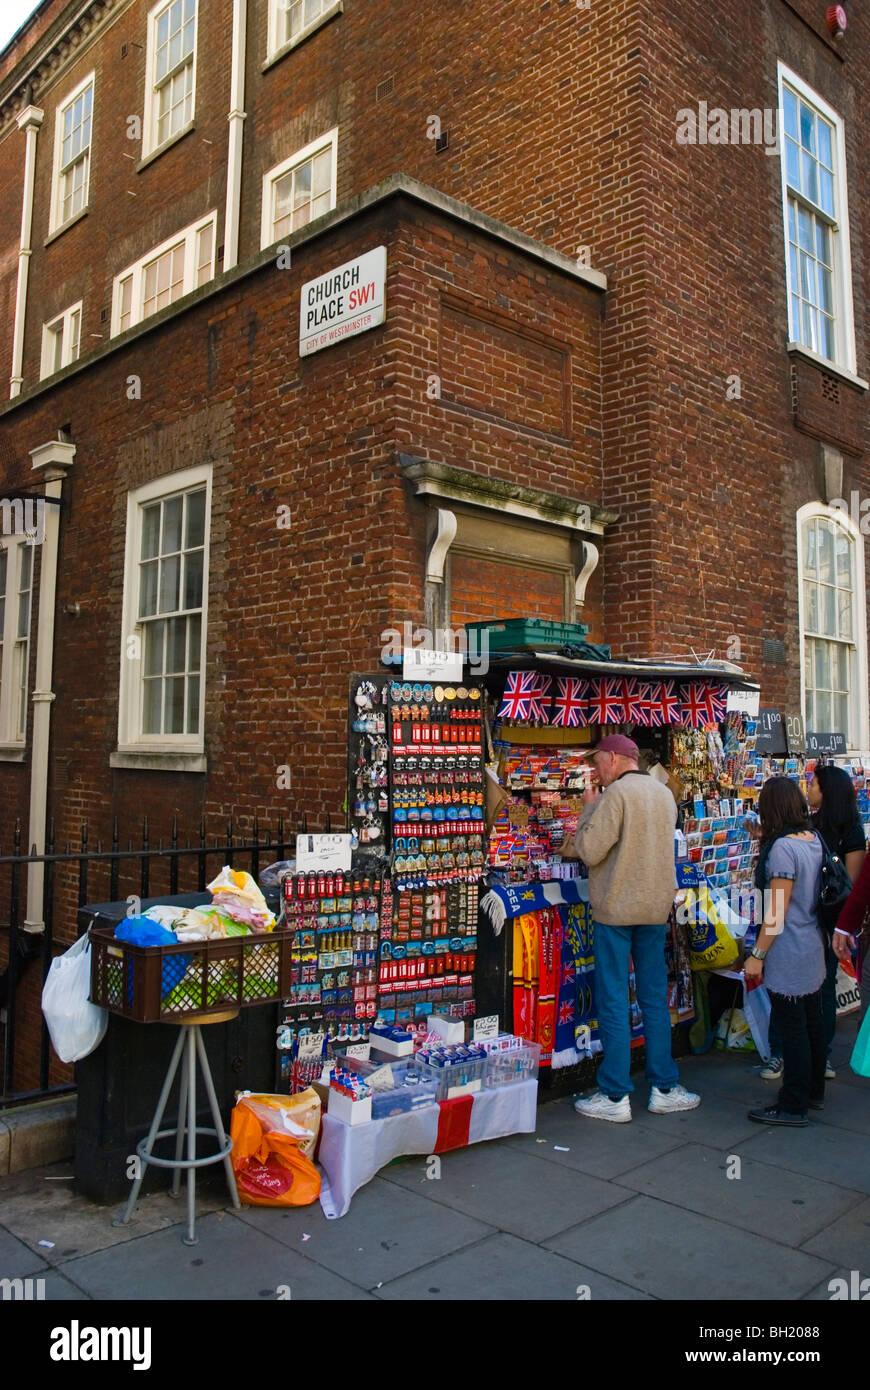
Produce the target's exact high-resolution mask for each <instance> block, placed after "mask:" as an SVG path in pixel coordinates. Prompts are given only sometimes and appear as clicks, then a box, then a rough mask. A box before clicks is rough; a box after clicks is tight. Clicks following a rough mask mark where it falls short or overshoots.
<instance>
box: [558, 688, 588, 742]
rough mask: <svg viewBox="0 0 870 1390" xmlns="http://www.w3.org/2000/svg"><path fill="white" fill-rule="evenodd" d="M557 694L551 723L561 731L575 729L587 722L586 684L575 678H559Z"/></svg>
mask: <svg viewBox="0 0 870 1390" xmlns="http://www.w3.org/2000/svg"><path fill="white" fill-rule="evenodd" d="M558 686H559V693H558V695H557V696H556V700H555V703H554V706H553V723H554V724H557V725H558V726H559V727H560V728H562V729H576V728H580V727H582V726H584V725H585V724H586V723H587V720H588V710H587V707H586V691H587V689H588V682H587V681H584V680H580V679H579V678H578V677H577V676H559V678H558Z"/></svg>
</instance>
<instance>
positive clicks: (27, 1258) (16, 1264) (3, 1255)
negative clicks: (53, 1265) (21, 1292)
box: [0, 1207, 48, 1279]
mask: <svg viewBox="0 0 870 1390" xmlns="http://www.w3.org/2000/svg"><path fill="white" fill-rule="evenodd" d="M0 1211H2V1207H0ZM3 1214H4V1217H5V1212H4V1213H3ZM47 1268H48V1266H47V1265H46V1262H45V1260H44V1259H43V1258H42V1257H41V1255H37V1254H35V1253H34V1251H32V1250H29V1249H28V1247H27V1246H26V1245H25V1244H24V1242H23V1241H20V1240H17V1239H16V1237H15V1236H14V1235H13V1234H12V1232H11V1231H8V1230H5V1229H4V1227H3V1226H0V1279H21V1278H25V1277H26V1276H27V1275H28V1274H40V1273H42V1272H43V1271H44V1270H45V1269H47Z"/></svg>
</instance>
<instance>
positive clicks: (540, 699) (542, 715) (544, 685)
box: [529, 672, 553, 724]
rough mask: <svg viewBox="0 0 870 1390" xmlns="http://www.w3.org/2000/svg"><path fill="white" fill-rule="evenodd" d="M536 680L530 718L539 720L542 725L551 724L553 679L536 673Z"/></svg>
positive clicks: (530, 706)
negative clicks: (551, 687)
mask: <svg viewBox="0 0 870 1390" xmlns="http://www.w3.org/2000/svg"><path fill="white" fill-rule="evenodd" d="M535 680H536V685H535V692H534V694H533V695H532V699H531V703H530V705H529V718H530V719H538V720H540V722H541V723H542V724H549V722H550V701H551V700H552V698H553V697H552V695H551V694H550V686H551V685H552V684H553V677H552V676H544V675H541V674H540V672H536V674H535Z"/></svg>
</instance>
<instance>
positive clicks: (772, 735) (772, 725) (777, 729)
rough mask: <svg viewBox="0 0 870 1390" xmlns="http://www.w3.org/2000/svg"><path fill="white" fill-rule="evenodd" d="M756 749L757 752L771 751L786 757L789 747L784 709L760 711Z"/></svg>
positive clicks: (774, 754)
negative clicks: (783, 716) (786, 742)
mask: <svg viewBox="0 0 870 1390" xmlns="http://www.w3.org/2000/svg"><path fill="white" fill-rule="evenodd" d="M755 751H756V753H771V754H773V756H774V757H785V754H786V752H787V749H786V746H785V725H784V724H783V722H782V710H778V709H769V708H768V709H760V710H759V711H758V732H757V734H756V739H755Z"/></svg>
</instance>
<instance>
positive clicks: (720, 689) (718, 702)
mask: <svg viewBox="0 0 870 1390" xmlns="http://www.w3.org/2000/svg"><path fill="white" fill-rule="evenodd" d="M709 698H710V711H711V715H712V718H713V720H714V721H715V723H717V724H721V723H722V720H723V719H724V718H725V714H726V711H727V707H728V687H727V685H711V686H710V697H709Z"/></svg>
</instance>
